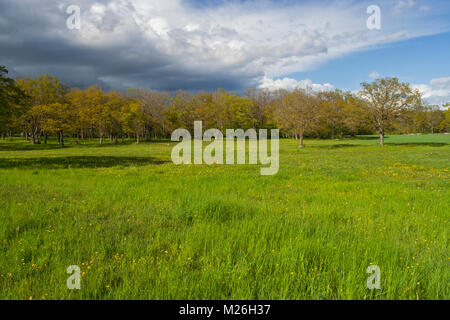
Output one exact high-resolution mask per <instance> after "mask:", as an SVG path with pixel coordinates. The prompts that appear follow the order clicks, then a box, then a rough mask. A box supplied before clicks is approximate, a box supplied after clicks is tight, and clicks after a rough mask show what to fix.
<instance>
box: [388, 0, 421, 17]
mask: <svg viewBox="0 0 450 320" xmlns="http://www.w3.org/2000/svg"><path fill="white" fill-rule="evenodd" d="M415 5H416V1H415V0H398V1H397V4H396V5H395V6H394V8H393V9H392V14H393V15H400V14H403V13H404V12H405V11H406V10H407V9H410V8H412V7H414V6H415Z"/></svg>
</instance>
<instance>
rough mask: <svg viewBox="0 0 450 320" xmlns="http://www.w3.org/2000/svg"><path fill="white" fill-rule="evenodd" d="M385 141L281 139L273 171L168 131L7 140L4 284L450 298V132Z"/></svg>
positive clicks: (178, 295) (21, 289) (63, 294)
mask: <svg viewBox="0 0 450 320" xmlns="http://www.w3.org/2000/svg"><path fill="white" fill-rule="evenodd" d="M386 144H387V145H386V146H385V147H379V146H378V145H377V141H376V140H373V139H372V137H362V138H360V139H353V140H342V141H331V140H321V141H318V140H317V141H313V140H311V141H309V140H307V141H306V146H307V147H306V148H305V149H303V150H299V149H298V148H297V142H296V141H293V140H282V141H281V143H280V170H279V173H278V174H277V175H275V176H260V175H259V169H260V167H259V166H254V165H223V166H222V165H214V166H207V165H190V166H189V165H184V166H175V165H174V164H172V162H171V160H170V152H171V148H172V147H173V145H174V144H173V143H171V142H165V141H160V142H153V143H143V144H140V145H134V144H127V145H113V144H109V145H104V146H99V145H97V144H95V143H94V142H92V143H87V142H86V143H83V144H81V145H68V146H67V147H65V148H59V147H58V146H57V145H56V144H55V142H54V141H50V142H49V145H38V146H31V145H29V144H26V143H25V142H23V141H20V140H15V141H13V142H8V141H0V219H1V222H0V241H1V244H0V257H1V258H0V298H3V299H125V298H130V299H449V298H450V293H449V283H450V281H449V280H450V268H449V262H450V252H449V247H448V230H449V221H448V219H449V212H450V210H449V209H450V208H449V203H450V201H449V200H450V192H449V176H450V173H449V164H450V161H449V159H450V136H445V135H434V136H431V135H426V136H390V137H388V138H387V139H386ZM371 264H375V265H377V266H379V267H380V270H381V290H369V289H367V288H366V280H367V278H368V277H369V275H368V274H366V268H367V267H368V266H369V265H371ZM70 265H79V266H80V268H81V270H82V280H81V290H68V289H67V287H66V280H67V278H68V277H69V275H68V274H66V269H67V267H68V266H70Z"/></svg>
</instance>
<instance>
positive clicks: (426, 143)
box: [385, 142, 448, 147]
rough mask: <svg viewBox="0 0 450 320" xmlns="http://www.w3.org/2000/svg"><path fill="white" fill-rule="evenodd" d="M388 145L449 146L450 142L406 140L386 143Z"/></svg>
mask: <svg viewBox="0 0 450 320" xmlns="http://www.w3.org/2000/svg"><path fill="white" fill-rule="evenodd" d="M385 145H386V146H407V147H423V146H427V147H444V146H448V143H445V142H409V143H408V142H404V143H400V142H390V143H385Z"/></svg>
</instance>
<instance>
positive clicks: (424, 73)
mask: <svg viewBox="0 0 450 320" xmlns="http://www.w3.org/2000/svg"><path fill="white" fill-rule="evenodd" d="M373 72H376V73H378V74H379V75H380V77H398V78H399V79H400V80H402V81H405V82H409V83H416V84H418V83H428V82H429V81H430V80H431V79H436V78H441V77H443V76H449V75H450V32H447V33H443V34H438V35H431V36H425V37H419V38H414V39H409V40H404V41H400V42H396V43H391V44H388V45H385V46H382V47H374V48H369V49H367V50H363V51H358V52H355V53H351V54H348V55H346V56H344V57H341V58H337V59H334V60H330V61H328V62H327V63H324V64H323V65H321V66H320V67H318V68H315V69H314V70H312V71H307V72H298V73H293V74H290V75H288V76H289V77H292V78H294V79H297V80H301V79H305V78H310V79H312V80H313V82H318V83H323V82H330V83H333V84H334V85H335V86H336V87H338V88H342V89H344V88H345V89H348V90H357V89H358V88H359V87H360V86H359V84H360V83H361V82H362V81H371V80H372V79H371V78H370V77H369V74H371V73H373Z"/></svg>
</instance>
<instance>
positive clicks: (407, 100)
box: [0, 66, 450, 147]
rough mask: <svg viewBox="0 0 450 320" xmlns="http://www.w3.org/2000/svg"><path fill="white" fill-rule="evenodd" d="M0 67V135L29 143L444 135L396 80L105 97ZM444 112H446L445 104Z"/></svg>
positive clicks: (449, 126)
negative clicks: (177, 136) (15, 75)
mask: <svg viewBox="0 0 450 320" xmlns="http://www.w3.org/2000/svg"><path fill="white" fill-rule="evenodd" d="M7 73H8V70H7V69H6V68H5V67H2V66H0V134H1V136H2V138H3V139H6V137H7V136H9V137H11V138H12V137H13V136H15V135H21V136H23V137H24V138H25V139H26V140H28V141H30V142H31V143H32V144H39V143H47V138H48V137H49V136H56V137H57V138H58V142H59V143H60V144H61V145H64V139H65V137H73V138H76V140H75V143H77V141H78V142H79V141H81V140H84V139H99V143H100V144H103V143H104V141H105V139H109V140H110V141H111V142H114V143H118V142H119V141H124V139H134V140H135V141H136V143H139V142H140V141H142V140H147V141H148V140H151V139H159V138H168V137H170V135H171V132H172V131H173V130H175V129H177V128H186V129H188V130H190V131H193V124H194V121H197V120H201V121H203V127H204V128H205V129H208V128H217V129H219V130H221V131H224V130H226V129H235V128H241V129H245V130H246V129H249V128H254V129H263V128H264V129H272V128H279V129H280V134H281V136H282V137H291V138H296V139H298V140H299V141H300V144H299V146H300V147H303V139H304V137H317V138H332V139H335V138H342V137H345V136H355V135H360V134H373V133H377V134H379V135H380V143H381V144H384V135H385V133H387V132H392V133H435V132H449V131H450V111H449V110H450V108H449V109H448V110H446V111H444V110H441V108H439V107H438V106H430V105H426V104H424V103H423V101H422V99H421V96H420V93H419V92H418V91H415V90H413V89H412V88H411V87H410V85H409V84H407V83H401V82H399V80H398V79H397V78H385V79H378V80H376V81H374V82H372V83H362V84H361V85H362V88H361V90H360V91H359V92H358V93H352V92H343V91H340V90H335V91H326V92H315V91H313V90H310V89H300V88H297V89H295V90H292V91H287V90H283V89H279V90H275V91H270V90H267V89H264V90H257V89H247V90H246V91H245V93H244V94H237V93H233V92H229V91H226V90H223V89H219V90H217V91H215V92H198V93H192V92H187V91H178V92H175V93H170V92H164V91H155V90H149V89H128V90H126V92H121V91H109V92H105V91H104V90H102V88H101V87H99V86H98V85H93V86H90V87H88V88H86V89H78V88H69V87H67V86H65V85H64V84H62V83H61V82H60V81H59V80H58V79H57V78H56V77H53V76H50V75H44V76H39V77H37V78H24V79H18V80H14V79H11V78H8V76H7ZM446 107H450V105H449V104H447V105H446Z"/></svg>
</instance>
